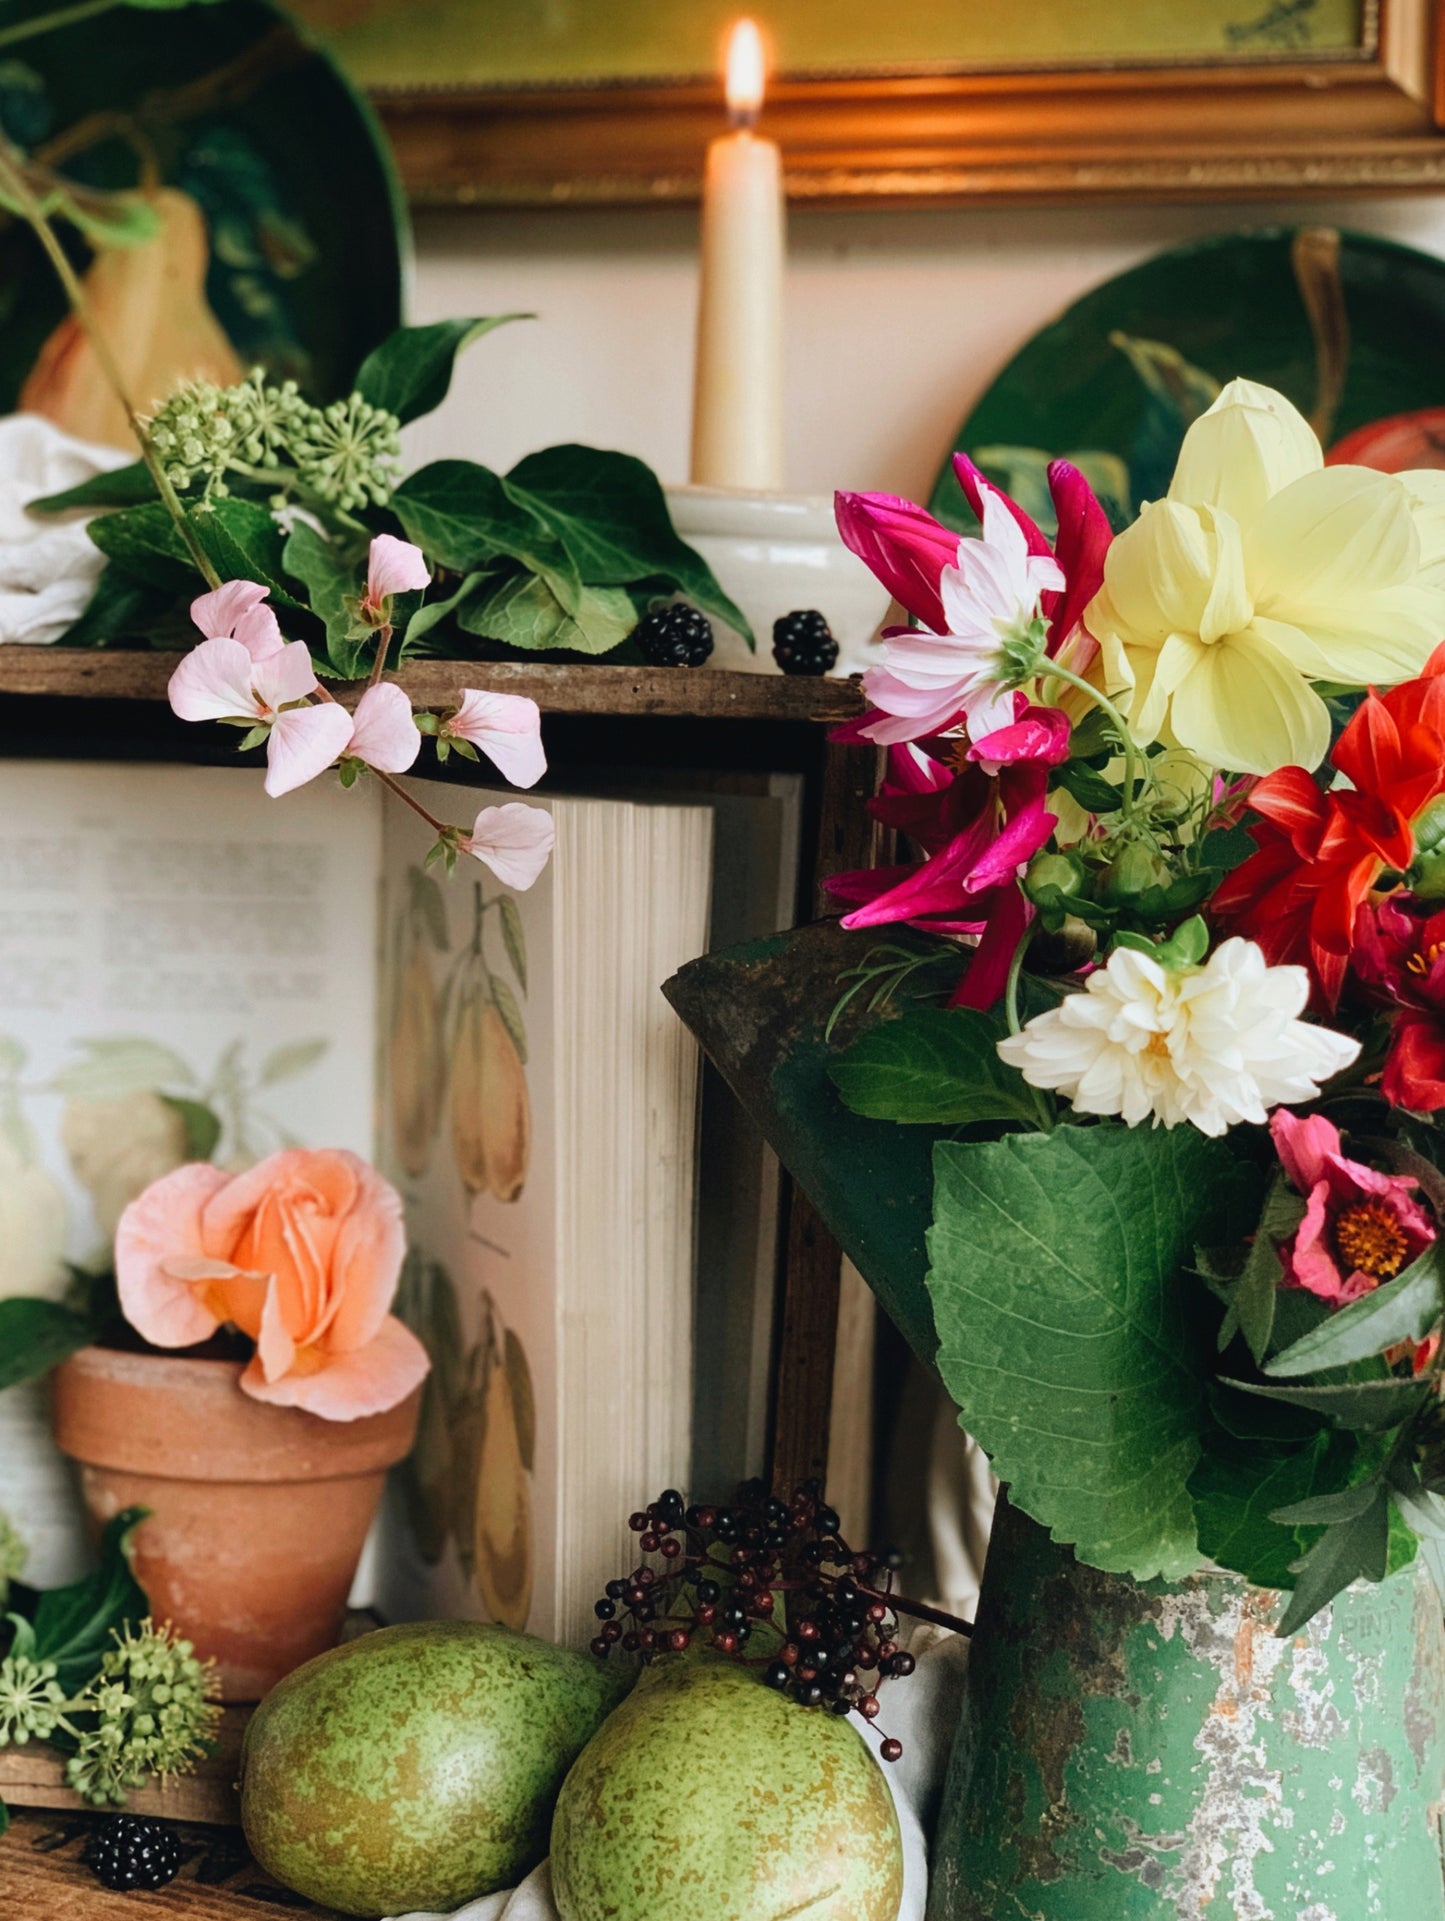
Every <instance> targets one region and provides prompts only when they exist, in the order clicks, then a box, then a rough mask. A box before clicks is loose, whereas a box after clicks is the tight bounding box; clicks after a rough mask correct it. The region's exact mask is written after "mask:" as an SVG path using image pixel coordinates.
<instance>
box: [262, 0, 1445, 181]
mask: <svg viewBox="0 0 1445 1921" xmlns="http://www.w3.org/2000/svg"><path fill="white" fill-rule="evenodd" d="M741 10H742V8H741V5H740V0H687V4H686V5H681V4H676V5H668V6H661V5H658V4H655V3H654V4H651V5H648V4H644V0H585V4H584V0H481V4H478V3H477V0H300V4H299V11H300V12H301V14H302V16H303V18H306V19H308V20H309V21H310V23H311V24H312V25H313V26H314V27H315V29H316V30H317V31H318V32H320V33H321V34H322V35H323V37H325V38H327V39H328V40H329V42H330V44H331V45H332V47H333V50H334V51H335V52H336V53H337V54H338V56H339V57H340V58H341V59H342V61H343V62H344V63H345V64H347V65H348V66H349V67H350V68H351V70H352V71H353V73H354V74H355V75H356V77H357V78H358V79H359V80H361V81H362V82H363V84H365V85H366V86H367V87H368V90H369V91H370V92H371V94H372V97H373V99H374V101H375V102H376V104H377V106H378V108H379V111H380V113H381V116H382V118H383V120H384V122H385V124H386V127H387V130H388V132H389V133H390V135H391V138H392V140H393V141H394V143H395V146H396V151H397V156H398V159H399V162H400V166H401V170H402V175H403V178H404V181H405V183H406V186H407V189H408V191H409V193H410V195H411V197H412V199H413V201H414V202H416V203H419V204H422V205H426V204H454V205H455V204H461V205H467V204H476V205H490V206H523V207H545V206H559V205H560V206H577V205H633V206H636V205H664V206H665V205H677V204H687V203H689V202H691V201H693V200H695V199H696V197H697V195H698V191H699V187H700V182H701V170H702V156H703V152H704V149H705V146H706V143H707V141H708V139H709V138H710V137H711V136H712V135H713V134H714V133H716V132H717V131H718V129H719V128H720V126H721V125H722V124H723V118H722V116H723V108H722V97H721V94H722V89H721V80H720V76H719V73H718V64H719V63H718V59H717V46H718V42H719V38H720V34H721V30H722V28H723V26H724V25H725V24H726V21H727V20H728V19H729V18H731V17H732V16H733V15H734V14H735V13H736V12H738V11H741ZM754 11H756V12H757V13H758V15H759V16H760V18H761V19H762V20H763V22H764V25H765V27H766V28H767V30H768V31H769V33H770V35H771V37H772V39H773V42H774V47H775V56H776V71H775V76H774V79H773V82H772V84H771V86H770V90H769V95H768V101H767V106H766V111H765V116H764V118H765V125H766V130H767V131H768V132H769V134H770V135H771V136H772V137H773V138H774V139H776V140H777V141H779V143H780V144H781V146H782V148H783V152H784V156H785V163H786V168H787V182H788V192H789V196H790V198H791V200H792V201H793V202H794V203H795V204H798V205H806V206H819V207H841V206H851V205H856V204H859V203H865V204H866V203H877V202H884V203H887V204H891V205H903V206H907V205H949V204H955V205H958V204H972V203H982V204H988V203H1008V202H1034V203H1047V202H1060V201H1078V200H1094V201H1102V200H1111V199H1118V200H1122V199H1128V200H1147V199H1157V200H1187V199H1210V198H1220V197H1227V198H1231V199H1248V198H1265V197H1270V196H1278V195H1283V194H1290V195H1296V194H1300V193H1314V192H1321V193H1323V192H1328V193H1341V192H1361V193H1364V192H1400V191H1409V190H1428V189H1431V188H1439V187H1441V186H1445V45H1442V41H1445V31H1442V25H1441V23H1442V17H1445V0H1115V4H1113V5H1111V6H1110V7H1108V8H1102V7H1098V6H1092V5H1085V6H1080V5H1079V0H1035V3H1034V4H1031V5H1030V7H1028V8H1027V9H1024V8H1021V7H1019V6H1018V5H1017V0H970V4H969V5H968V6H964V5H962V4H961V0H896V4H895V5H894V6H893V7H891V8H889V9H887V10H880V9H877V8H876V7H874V6H871V5H867V6H865V5H864V4H863V0H827V4H826V5H825V4H824V0H771V4H770V5H761V4H760V5H759V6H757V7H756V8H755V9H754ZM880 16H881V17H880ZM890 56H891V57H890Z"/></svg>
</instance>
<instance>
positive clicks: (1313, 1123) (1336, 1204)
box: [1269, 1107, 1435, 1307]
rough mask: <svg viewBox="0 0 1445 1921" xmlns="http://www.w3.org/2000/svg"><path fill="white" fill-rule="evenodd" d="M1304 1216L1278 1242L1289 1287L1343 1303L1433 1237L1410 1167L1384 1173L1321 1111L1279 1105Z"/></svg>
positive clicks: (1276, 1132) (1288, 1167)
mask: <svg viewBox="0 0 1445 1921" xmlns="http://www.w3.org/2000/svg"><path fill="white" fill-rule="evenodd" d="M1269 1128H1270V1133H1271V1134H1272V1135H1273V1136H1274V1144H1275V1147H1276V1149H1277V1151H1278V1153H1279V1157H1280V1160H1281V1161H1282V1162H1283V1164H1284V1170H1285V1172H1286V1174H1288V1176H1289V1178H1290V1180H1291V1181H1292V1182H1293V1183H1294V1185H1295V1186H1296V1187H1297V1188H1298V1189H1299V1191H1300V1193H1301V1194H1303V1195H1304V1196H1305V1201H1306V1206H1305V1216H1304V1219H1303V1220H1302V1221H1301V1222H1300V1224H1299V1227H1298V1228H1297V1229H1296V1231H1295V1233H1294V1234H1293V1235H1292V1236H1291V1238H1290V1239H1289V1240H1288V1241H1286V1242H1285V1243H1284V1245H1283V1246H1282V1247H1281V1248H1280V1257H1281V1259H1282V1260H1283V1262H1284V1279H1285V1285H1286V1286H1287V1287H1302V1288H1307V1289H1308V1290H1309V1292H1310V1293H1311V1294H1316V1295H1318V1296H1319V1298H1320V1299H1321V1300H1322V1301H1328V1302H1329V1303H1330V1304H1331V1305H1332V1306H1334V1307H1343V1306H1344V1305H1345V1304H1346V1303H1347V1302H1349V1301H1355V1300H1358V1299H1359V1298H1360V1296H1361V1295H1362V1294H1368V1293H1370V1292H1371V1291H1372V1290H1373V1289H1374V1288H1377V1287H1378V1286H1379V1285H1380V1283H1381V1282H1382V1281H1389V1280H1393V1279H1394V1277H1395V1276H1396V1275H1397V1274H1400V1273H1402V1272H1403V1271H1404V1270H1405V1268H1407V1267H1408V1266H1409V1265H1410V1263H1411V1262H1412V1261H1413V1260H1415V1259H1416V1257H1417V1256H1418V1255H1420V1254H1422V1253H1423V1252H1424V1251H1425V1249H1426V1248H1427V1247H1428V1246H1429V1245H1430V1243H1431V1242H1432V1241H1433V1240H1434V1239H1435V1228H1434V1225H1433V1223H1432V1222H1431V1220H1430V1217H1429V1215H1428V1214H1427V1213H1426V1212H1425V1210H1424V1209H1423V1208H1422V1207H1421V1206H1420V1204H1419V1202H1418V1201H1417V1200H1416V1199H1415V1198H1414V1196H1415V1192H1416V1188H1417V1183H1416V1182H1415V1181H1413V1180H1412V1179H1411V1178H1410V1177H1409V1175H1406V1174H1381V1173H1379V1172H1378V1171H1377V1170H1376V1169H1375V1168H1373V1167H1367V1166H1366V1165H1365V1164H1364V1162H1363V1161H1352V1160H1350V1159H1349V1158H1348V1156H1347V1155H1346V1154H1345V1152H1344V1150H1343V1147H1342V1145H1341V1141H1340V1130H1339V1129H1338V1128H1337V1127H1336V1126H1335V1125H1334V1124H1333V1122H1331V1121H1327V1120H1326V1119H1325V1118H1324V1116H1323V1115H1322V1114H1311V1115H1308V1116H1306V1117H1304V1118H1301V1117H1300V1116H1299V1115H1297V1114H1292V1113H1290V1111H1289V1109H1288V1108H1284V1107H1280V1108H1276V1110H1275V1112H1274V1115H1273V1118H1272V1119H1271V1121H1270V1124H1269Z"/></svg>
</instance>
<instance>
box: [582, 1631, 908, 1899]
mask: <svg viewBox="0 0 1445 1921" xmlns="http://www.w3.org/2000/svg"><path fill="white" fill-rule="evenodd" d="M552 1887H553V1892H554V1894H555V1896H556V1901H557V1909H558V1912H559V1913H560V1914H561V1916H562V1921H794V1918H795V1921H894V1917H895V1916H896V1915H897V1913H898V1903H899V1900H900V1898H901V1896H902V1892H903V1856H902V1847H901V1843H900V1841H899V1835H898V1818H897V1815H896V1814H895V1812H894V1807H893V1797H892V1794H891V1793H890V1791H889V1788H888V1783H887V1782H886V1781H885V1780H884V1779H883V1775H882V1772H881V1769H880V1767H879V1765H878V1763H877V1762H876V1761H875V1760H874V1759H873V1757H872V1755H871V1754H870V1753H869V1751H868V1749H867V1747H866V1746H865V1745H864V1742H863V1740H862V1738H861V1737H860V1736H859V1734H858V1733H857V1732H856V1730H855V1729H853V1728H851V1727H850V1726H849V1725H848V1723H847V1722H846V1721H842V1720H837V1719H835V1718H834V1717H833V1716H832V1715H827V1714H821V1713H819V1712H817V1711H816V1710H812V1709H808V1708H801V1707H799V1706H798V1705H797V1704H796V1702H793V1701H789V1700H788V1699H787V1698H786V1697H785V1696H784V1695H781V1694H778V1693H775V1692H774V1690H773V1689H772V1688H767V1687H764V1686H763V1684H762V1682H761V1681H760V1680H759V1679H758V1678H757V1677H756V1676H754V1675H751V1674H749V1673H748V1672H747V1671H746V1670H745V1669H742V1668H739V1667H737V1666H735V1665H734V1664H733V1663H732V1662H730V1661H725V1660H721V1659H719V1658H717V1657H715V1656H708V1655H702V1656H701V1657H699V1658H697V1659H695V1660H690V1661H686V1662H678V1663H676V1664H674V1663H668V1664H667V1665H666V1666H663V1667H659V1668H653V1669H651V1670H649V1671H648V1672H647V1673H646V1674H645V1675H644V1676H643V1679H642V1680H641V1681H640V1682H639V1683H638V1686H637V1688H636V1690H635V1691H634V1693H633V1694H632V1695H631V1696H630V1697H629V1699H628V1700H627V1701H625V1702H624V1703H623V1705H622V1706H621V1707H620V1708H619V1709H618V1710H617V1712H616V1713H615V1714H614V1715H613V1716H612V1717H611V1718H610V1719H609V1720H608V1721H607V1722H606V1723H605V1724H604V1725H603V1727H602V1729H601V1731H600V1733H598V1734H597V1735H596V1736H595V1738H594V1739H593V1740H592V1742H591V1743H590V1744H589V1746H588V1747H587V1749H586V1751H585V1752H584V1753H583V1755H582V1758H581V1759H580V1760H579V1761H578V1763H577V1765H576V1766H575V1767H574V1768H573V1770H572V1772H571V1773H570V1774H569V1775H568V1776H567V1780H566V1783H565V1785H564V1786H563V1789H562V1793H561V1796H560V1798H559V1800H558V1802H557V1813H556V1817H555V1819H554V1821H553V1824H552Z"/></svg>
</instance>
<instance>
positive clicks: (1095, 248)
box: [408, 196, 1445, 497]
mask: <svg viewBox="0 0 1445 1921" xmlns="http://www.w3.org/2000/svg"><path fill="white" fill-rule="evenodd" d="M1301 220H1306V221H1318V222H1324V223H1328V224H1338V225H1340V226H1348V227H1357V228H1366V229H1369V230H1372V231H1374V232H1377V233H1385V234H1389V235H1391V236H1393V237H1394V238H1396V239H1400V240H1404V241H1408V242H1410V243H1411V244H1413V245H1416V246H1421V247H1425V248H1428V249H1430V250H1432V251H1435V252H1439V253H1445V200H1442V199H1441V198H1440V197H1439V196H1428V197H1413V198H1408V199H1406V198H1394V199H1373V200H1345V201H1340V202H1324V201H1300V202H1294V203H1291V204H1288V205H1285V204H1281V205H1270V206H1249V205H1232V206H1208V207H1127V208H1097V207H1095V208H1081V209H1070V208H1063V209H1035V210H1026V211H1018V212H1013V211H1000V210H972V211H963V212H909V213H903V212H893V213H889V212H861V213H839V214H824V213H807V214H798V215H795V216H794V217H793V220H792V223H791V229H790V268H789V342H788V352H789V382H788V388H789V412H788V457H789V483H790V485H791V486H793V487H796V488H800V489H804V490H808V491H819V492H822V491H827V490H831V489H832V488H833V487H878V488H883V489H886V490H888V491H890V492H896V493H904V494H910V495H912V496H914V497H919V496H926V494H927V491H928V489H929V486H930V485H931V482H932V479H933V476H934V473H935V472H936V470H937V468H938V465H939V463H940V461H941V460H942V458H943V456H944V454H945V452H946V451H947V449H948V448H949V447H950V446H951V444H952V440H953V436H954V433H955V431H956V429H957V426H958V423H959V422H960V420H961V419H962V418H963V416H964V414H965V412H966V411H967V409H968V407H969V405H970V404H971V403H972V401H973V400H974V399H975V397H976V396H977V395H978V394H979V393H981V392H982V390H983V389H984V387H985V386H986V385H987V384H988V382H989V380H990V379H991V378H992V376H993V374H994V373H995V372H996V371H997V370H998V368H999V367H1000V366H1001V365H1002V364H1003V363H1004V361H1005V360H1007V359H1008V357H1009V356H1010V355H1011V354H1012V353H1013V351H1014V350H1015V348H1016V347H1018V346H1019V345H1020V344H1021V342H1023V341H1024V340H1025V339H1027V338H1028V336H1029V335H1030V334H1031V333H1032V332H1033V331H1034V330H1035V328H1036V327H1038V326H1039V325H1040V324H1041V323H1042V322H1044V321H1045V320H1047V319H1049V318H1050V317H1051V316H1052V315H1054V314H1055V313H1057V312H1058V311H1059V309H1060V308H1062V307H1064V306H1066V305H1067V304H1068V303H1069V302H1070V301H1071V300H1073V299H1074V298H1075V297H1076V296H1077V295H1078V294H1080V293H1082V292H1083V291H1085V289H1087V288H1089V287H1091V286H1093V285H1095V284H1096V283H1097V282H1098V281H1100V280H1104V279H1107V278H1108V277H1109V276H1110V275H1112V274H1114V273H1117V272H1118V271H1119V270H1120V269H1121V268H1123V267H1126V266H1128V265H1130V264H1132V263H1133V262H1134V261H1137V260H1140V259H1142V258H1144V257H1145V256H1147V255H1148V254H1150V253H1153V252H1155V251H1156V250H1158V249H1159V248H1161V247H1166V246H1170V245H1173V244H1174V243H1176V242H1178V241H1180V240H1184V239H1187V238H1188V237H1189V236H1191V235H1193V234H1200V233H1215V232H1221V231H1228V230H1230V229H1231V228H1237V227H1242V226H1247V225H1248V226H1254V225H1265V224H1269V223H1270V222H1274V221H1283V222H1287V223H1293V222H1297V221H1301ZM417 238H418V253H419V261H418V274H417V286H416V296H415V300H414V302H413V306H414V314H415V318H417V319H421V320H431V319H437V318H440V317H441V316H443V315H447V314H461V313H478V314H486V313H499V312H506V311H510V310H514V309H520V310H527V311H535V312H536V313H537V314H538V316H539V318H538V320H536V321H532V322H527V323H525V324H521V325H517V326H514V327H509V328H506V329H504V330H503V331H501V332H500V333H497V334H495V335H493V336H491V337H490V338H488V339H486V340H483V341H482V342H480V343H479V344H478V345H477V346H475V347H474V348H472V349H471V352H470V354H469V355H468V357H467V358H466V360H465V361H464V362H463V364H462V370H461V372H460V374H459V377H458V379H457V382H456V385H455V387H454V389H453V392H452V394H451V396H450V397H449V399H448V401H447V404H446V406H445V408H444V409H442V411H441V412H440V413H438V414H437V415H435V416H434V417H433V418H432V419H431V420H430V421H428V422H426V423H424V424H422V425H420V426H419V427H418V428H416V429H414V430H413V435H414V438H413V439H412V442H411V444H410V446H409V449H408V451H409V454H410V455H411V457H412V458H414V459H422V458H430V457H434V456H436V455H440V454H443V453H447V454H454V455H458V454H466V455H471V456H473V457H475V458H477V459H481V460H485V461H486V462H487V463H488V464H489V465H492V466H499V467H507V466H510V465H511V463H512V462H513V461H514V460H516V459H518V458H519V457H520V456H521V455H522V454H524V453H526V452H528V451H530V450H531V449H533V448H535V447H540V446H546V445H549V444H550V443H552V442H554V441H559V440H582V441H588V442H591V443H592V444H594V445H600V446H614V447H621V448H625V449H627V450H628V451H629V452H633V453H638V454H641V455H642V456H643V457H644V458H645V459H647V460H648V461H650V462H651V463H652V465H653V466H654V467H656V469H657V470H658V472H659V473H660V474H661V476H662V478H663V479H664V480H668V481H672V480H682V479H685V478H686V467H687V440H688V423H689V415H690V406H691V384H690V383H691V377H692V327H693V311H694V300H695V288H696V222H695V219H694V218H693V217H692V216H690V215H687V214H680V213H671V212H668V213H653V212H640V213H620V212H619V213H612V212H598V211H573V210H561V209H559V210H557V211H552V212H546V213H538V214H528V213H473V212H469V213H447V212H441V213H431V214H427V215H424V216H423V217H422V218H421V220H420V222H419V227H418V236H417ZM1441 344H1442V351H1445V342H1442V343H1441Z"/></svg>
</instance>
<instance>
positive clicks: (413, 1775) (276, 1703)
mask: <svg viewBox="0 0 1445 1921" xmlns="http://www.w3.org/2000/svg"><path fill="white" fill-rule="evenodd" d="M631 1679H632V1676H631V1674H630V1673H629V1672H627V1671H625V1670H623V1669H621V1668H620V1667H618V1666H612V1667H607V1666H604V1665H603V1664H602V1663H601V1662H600V1661H597V1660H595V1659H594V1658H593V1657H592V1656H591V1655H587V1654H574V1653H572V1652H570V1650H568V1649H566V1648H559V1647H553V1646H551V1645H550V1643H548V1642H546V1641H538V1640H536V1639H534V1638H533V1637H532V1636H531V1635H528V1634H517V1633H514V1632H513V1631H512V1630H511V1629H510V1628H503V1627H496V1626H493V1625H491V1624H490V1623H482V1622H478V1621H417V1622H412V1623H410V1624H408V1625H405V1626H401V1627H390V1628H381V1629H379V1630H378V1631H377V1632H376V1633H375V1634H366V1635H363V1636H362V1637H361V1639H360V1640H357V1641H352V1642H350V1643H349V1644H348V1645H347V1646H346V1647H340V1648H333V1649H332V1650H331V1651H330V1653H328V1654H321V1655H318V1656H317V1658H316V1659H315V1660H314V1661H308V1662H307V1663H306V1665H305V1666H304V1667H299V1668H297V1669H296V1671H295V1673H294V1674H288V1675H287V1676H286V1678H285V1680H284V1681H281V1682H279V1683H278V1684H277V1686H276V1687H274V1688H273V1689H272V1690H271V1692H270V1693H269V1694H268V1695H267V1696H266V1698H265V1700H264V1701H263V1702H262V1703H261V1705H260V1707H258V1708H257V1710H256V1712H255V1714H254V1716H253V1717H252V1719H251V1723H250V1725H249V1727H248V1728H247V1729H246V1738H245V1743H244V1746H243V1748H242V1753H241V1820H242V1824H243V1826H244V1827H245V1830H246V1839H247V1841H248V1842H249V1843H250V1847H251V1852H252V1853H253V1854H254V1855H255V1857H256V1859H257V1861H259V1862H260V1864H261V1866H262V1867H263V1868H265V1869H266V1870H267V1871H268V1873H270V1874H273V1875H274V1876H275V1877H276V1879H277V1880H278V1881H281V1882H284V1883H285V1884H286V1886H287V1887H290V1888H294V1889H295V1890H296V1891H297V1893H299V1894H304V1895H308V1896H309V1897H310V1898H311V1900H313V1901H316V1902H318V1903H320V1904H321V1905H322V1906H325V1907H330V1908H339V1909H340V1910H341V1911H342V1912H343V1913H345V1914H359V1915H387V1914H403V1913H405V1912H406V1911H407V1910H408V1909H412V1908H423V1909H426V1908H431V1909H437V1908H443V1909H451V1908H455V1907H458V1906H459V1905H460V1904H461V1903H462V1902H464V1901H469V1900H471V1899H473V1898H474V1897H475V1896H477V1895H482V1894H490V1893H493V1892H495V1891H496V1890H497V1889H498V1888H509V1887H512V1886H514V1885H515V1884H516V1883H517V1882H518V1881H520V1880H521V1879H522V1878H523V1877H524V1876H525V1875H526V1874H528V1873H529V1872H530V1871H531V1870H532V1869H533V1868H534V1867H535V1866H536V1865H537V1863H538V1862H539V1861H540V1860H541V1859H542V1857H543V1855H545V1854H546V1852H547V1831H548V1826H549V1824H550V1822H551V1818H552V1809H553V1805H554V1804H555V1802H556V1799H557V1791H558V1789H559V1788H560V1787H561V1785H562V1780H563V1777H564V1776H565V1774H566V1772H567V1770H568V1768H569V1767H570V1766H571V1765H572V1763H573V1761H574V1760H575V1759H576V1757H577V1755H578V1754H579V1753H580V1752H581V1750H582V1749H583V1747H584V1746H585V1745H586V1743H587V1742H588V1741H589V1740H590V1739H591V1737H592V1736H593V1734H594V1733H595V1732H596V1731H597V1729H598V1727H599V1726H600V1725H601V1723H602V1721H603V1719H604V1718H605V1716H606V1715H607V1714H608V1713H609V1712H610V1711H611V1709H612V1708H613V1707H614V1706H615V1705H616V1703H617V1702H618V1700H619V1699H620V1698H621V1696H622V1695H623V1694H624V1693H625V1692H626V1690H627V1688H628V1686H629V1684H630V1682H631Z"/></svg>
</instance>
